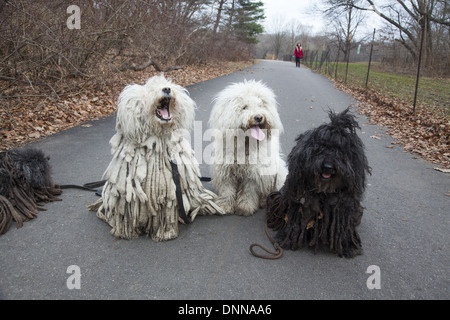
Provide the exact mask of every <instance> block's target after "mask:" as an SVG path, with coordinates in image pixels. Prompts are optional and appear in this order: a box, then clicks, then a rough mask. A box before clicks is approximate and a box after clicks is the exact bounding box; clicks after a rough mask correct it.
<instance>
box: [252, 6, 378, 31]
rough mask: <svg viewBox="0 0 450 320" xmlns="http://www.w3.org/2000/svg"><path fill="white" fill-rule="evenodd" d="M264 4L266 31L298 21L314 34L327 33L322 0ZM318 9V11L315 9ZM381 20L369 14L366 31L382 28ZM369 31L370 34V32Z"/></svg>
mask: <svg viewBox="0 0 450 320" xmlns="http://www.w3.org/2000/svg"><path fill="white" fill-rule="evenodd" d="M261 1H262V2H263V3H264V13H265V16H266V19H265V22H264V28H265V31H266V32H268V33H270V32H271V30H273V26H274V25H276V24H279V21H280V20H281V21H282V23H289V22H291V21H292V20H297V21H298V22H299V23H301V24H303V25H306V26H310V27H311V31H312V33H313V34H314V33H322V32H325V30H326V27H327V24H326V21H325V20H324V19H323V18H322V14H321V12H320V10H317V7H320V5H321V4H322V3H323V2H324V1H322V0H261ZM315 7H316V10H314V8H315ZM380 20H381V19H380V18H379V17H378V16H377V15H376V14H374V13H372V14H368V17H367V18H366V21H365V26H364V29H366V30H370V31H372V30H373V28H379V27H380ZM370 31H369V32H370Z"/></svg>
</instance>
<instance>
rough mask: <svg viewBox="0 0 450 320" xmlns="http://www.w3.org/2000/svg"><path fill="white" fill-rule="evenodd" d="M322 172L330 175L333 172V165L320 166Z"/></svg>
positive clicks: (327, 163) (324, 164) (326, 163)
mask: <svg viewBox="0 0 450 320" xmlns="http://www.w3.org/2000/svg"><path fill="white" fill-rule="evenodd" d="M322 170H323V172H326V173H331V172H333V170H334V166H333V164H331V163H329V162H325V163H323V164H322Z"/></svg>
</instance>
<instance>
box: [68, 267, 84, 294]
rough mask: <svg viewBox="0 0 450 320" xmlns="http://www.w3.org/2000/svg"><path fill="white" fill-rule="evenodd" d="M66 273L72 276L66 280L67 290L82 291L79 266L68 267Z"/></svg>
mask: <svg viewBox="0 0 450 320" xmlns="http://www.w3.org/2000/svg"><path fill="white" fill-rule="evenodd" d="M66 273H68V274H70V276H69V277H68V278H67V280H66V286H67V289H69V290H73V289H81V269H80V267H79V266H77V265H71V266H68V267H67V270H66Z"/></svg>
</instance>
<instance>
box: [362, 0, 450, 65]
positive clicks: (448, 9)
mask: <svg viewBox="0 0 450 320" xmlns="http://www.w3.org/2000/svg"><path fill="white" fill-rule="evenodd" d="M364 2H365V3H366V6H364V5H362V4H355V5H354V7H355V8H357V9H359V10H363V11H373V12H375V13H376V14H378V15H379V16H380V17H381V18H383V19H384V20H385V21H386V22H387V23H389V24H390V25H393V26H394V27H395V28H396V29H397V31H398V38H397V39H396V40H397V41H399V42H400V43H401V44H402V45H403V46H404V47H405V48H406V49H407V50H408V52H409V53H410V54H411V56H412V57H413V59H414V60H417V55H418V52H419V50H418V48H419V46H420V37H421V34H422V33H424V34H425V42H426V46H425V48H426V54H425V65H426V66H430V65H431V64H432V62H433V57H434V55H435V53H434V50H433V49H434V46H435V45H437V46H439V47H440V46H441V45H442V40H438V41H434V35H438V39H443V37H445V36H447V39H448V36H449V26H450V5H449V4H448V1H447V0H409V1H405V0H396V1H392V2H391V3H389V4H387V5H381V6H380V5H377V4H376V3H375V1H373V0H365V1H364ZM444 41H445V40H444ZM438 43H439V44H438ZM447 43H448V41H447ZM447 49H448V47H447ZM447 57H448V56H447Z"/></svg>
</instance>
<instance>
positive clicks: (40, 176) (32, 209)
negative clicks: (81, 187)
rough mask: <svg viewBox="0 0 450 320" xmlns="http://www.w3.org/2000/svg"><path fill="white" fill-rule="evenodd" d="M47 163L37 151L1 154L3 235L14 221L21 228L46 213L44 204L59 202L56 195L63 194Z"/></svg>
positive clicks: (0, 205)
mask: <svg viewBox="0 0 450 320" xmlns="http://www.w3.org/2000/svg"><path fill="white" fill-rule="evenodd" d="M48 160H49V158H48V157H46V156H45V155H44V153H43V152H42V151H41V150H38V149H31V148H29V149H11V150H8V151H3V152H0V234H3V233H5V232H6V231H8V229H9V227H10V224H11V222H12V220H14V221H15V222H16V224H17V227H18V228H20V227H21V226H22V225H23V222H24V221H28V220H30V219H33V218H35V217H36V216H37V212H38V210H45V208H43V207H41V205H42V203H46V202H49V201H56V200H60V199H58V198H56V196H57V195H60V194H61V193H62V191H61V189H60V188H59V186H57V185H55V184H54V183H53V180H52V178H51V175H50V174H51V173H50V164H49V162H48Z"/></svg>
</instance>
